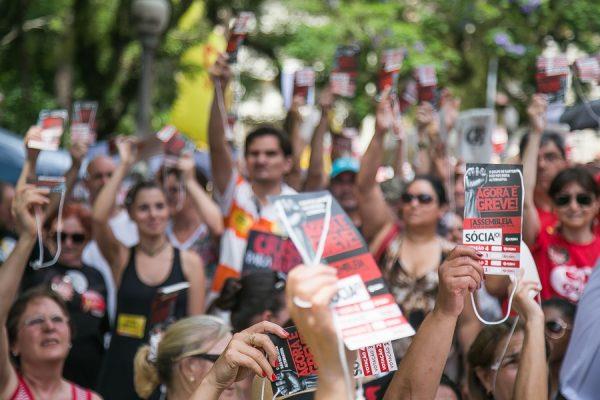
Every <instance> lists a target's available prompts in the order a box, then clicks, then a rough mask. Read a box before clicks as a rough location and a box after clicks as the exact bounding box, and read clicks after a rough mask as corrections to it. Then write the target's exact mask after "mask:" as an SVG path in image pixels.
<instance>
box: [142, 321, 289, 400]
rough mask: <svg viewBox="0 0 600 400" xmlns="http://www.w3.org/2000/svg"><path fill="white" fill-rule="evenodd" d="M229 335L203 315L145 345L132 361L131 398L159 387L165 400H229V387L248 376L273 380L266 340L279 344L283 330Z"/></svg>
mask: <svg viewBox="0 0 600 400" xmlns="http://www.w3.org/2000/svg"><path fill="white" fill-rule="evenodd" d="M230 329H231V328H230V327H229V325H227V324H226V323H225V322H223V321H222V320H221V319H219V318H217V317H213V316H209V315H200V316H194V317H189V318H185V319H182V320H179V321H177V322H176V323H174V324H173V325H171V326H169V328H167V330H166V331H165V332H164V334H162V337H161V338H160V341H158V340H156V341H155V340H151V344H150V345H145V346H143V347H141V348H140V349H139V350H138V352H137V354H136V356H135V361H134V383H135V390H136V392H137V394H138V395H139V396H140V397H142V398H144V399H147V398H149V397H150V396H151V395H152V393H153V392H154V391H155V390H156V388H157V387H158V385H160V384H163V385H164V386H165V388H166V393H167V398H168V399H169V400H181V399H186V400H188V399H203V400H208V399H215V400H216V399H235V398H237V396H236V391H235V390H234V383H235V382H238V381H240V380H242V379H245V378H246V377H248V376H250V375H252V374H257V375H259V376H262V377H269V378H270V379H271V380H273V379H274V375H273V369H272V367H271V365H273V366H275V365H276V364H277V352H276V349H275V346H274V345H273V343H272V342H271V340H270V339H269V337H268V336H267V335H266V334H267V333H272V334H275V335H277V336H280V337H282V338H285V337H287V333H286V332H285V330H283V328H281V327H279V326H277V325H275V324H273V323H270V322H267V321H264V322H261V323H258V324H256V325H253V326H251V327H250V328H248V329H246V330H244V331H242V332H239V333H236V334H235V335H233V336H232V335H231V333H230ZM157 342H158V344H157ZM263 351H264V352H266V354H267V355H266V356H265V355H264V354H263Z"/></svg>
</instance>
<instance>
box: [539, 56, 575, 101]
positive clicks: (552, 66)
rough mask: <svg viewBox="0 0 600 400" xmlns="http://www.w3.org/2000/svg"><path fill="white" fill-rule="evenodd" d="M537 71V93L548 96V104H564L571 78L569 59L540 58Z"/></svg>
mask: <svg viewBox="0 0 600 400" xmlns="http://www.w3.org/2000/svg"><path fill="white" fill-rule="evenodd" d="M536 70H537V72H536V74H535V81H536V84H537V91H538V92H539V93H545V94H546V95H548V104H551V103H564V101H565V93H566V88H567V77H568V76H569V60H568V59H567V57H566V56H564V55H561V56H558V57H538V58H537V62H536Z"/></svg>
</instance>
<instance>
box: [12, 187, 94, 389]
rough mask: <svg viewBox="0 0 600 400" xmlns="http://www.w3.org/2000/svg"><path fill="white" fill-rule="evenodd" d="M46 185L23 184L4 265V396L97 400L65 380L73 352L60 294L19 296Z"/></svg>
mask: <svg viewBox="0 0 600 400" xmlns="http://www.w3.org/2000/svg"><path fill="white" fill-rule="evenodd" d="M47 193H48V191H47V190H45V189H38V188H35V187H33V186H29V185H22V186H21V187H20V188H19V189H18V190H17V194H16V197H15V200H14V203H13V211H14V214H15V222H16V228H17V231H18V233H19V239H18V241H17V243H16V245H15V248H14V250H13V252H12V253H11V254H10V256H9V257H8V258H7V260H6V261H5V262H4V264H2V266H0V323H1V324H2V327H1V328H0V398H1V399H7V400H33V399H57V400H66V399H72V400H90V399H92V400H99V399H100V397H99V396H98V395H96V394H95V393H92V392H91V391H90V390H89V389H83V388H81V387H80V386H78V385H76V384H74V383H72V382H70V381H68V380H66V379H65V378H63V366H64V363H65V360H66V358H67V356H68V354H69V351H70V350H71V339H72V330H71V325H70V322H71V321H70V318H69V311H68V309H67V306H66V305H65V303H64V301H63V300H62V298H61V297H60V296H59V295H57V294H56V292H54V291H51V290H48V289H47V288H45V287H38V288H35V289H32V290H29V291H27V292H26V293H24V294H22V295H21V296H20V297H19V298H17V300H16V301H15V302H14V304H13V301H14V300H15V296H16V294H17V290H18V288H19V283H20V280H21V276H22V275H23V272H24V270H25V268H26V265H27V262H28V260H29V257H30V254H31V252H32V250H33V248H34V246H35V244H36V239H37V227H36V218H35V213H36V210H37V209H38V208H40V207H44V206H46V205H47V204H48V203H49V200H48V198H47V197H46V194H47Z"/></svg>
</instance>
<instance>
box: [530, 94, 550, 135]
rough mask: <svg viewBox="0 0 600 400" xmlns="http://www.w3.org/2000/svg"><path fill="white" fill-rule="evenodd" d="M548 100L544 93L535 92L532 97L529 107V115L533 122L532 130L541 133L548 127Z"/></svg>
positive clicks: (534, 132) (531, 122)
mask: <svg viewBox="0 0 600 400" xmlns="http://www.w3.org/2000/svg"><path fill="white" fill-rule="evenodd" d="M547 108H548V102H547V101H546V97H545V96H544V95H542V94H534V95H533V97H532V98H531V103H529V106H528V107H527V116H528V117H529V123H530V124H531V132H532V133H533V134H538V135H541V134H542V133H543V132H544V129H546V109H547Z"/></svg>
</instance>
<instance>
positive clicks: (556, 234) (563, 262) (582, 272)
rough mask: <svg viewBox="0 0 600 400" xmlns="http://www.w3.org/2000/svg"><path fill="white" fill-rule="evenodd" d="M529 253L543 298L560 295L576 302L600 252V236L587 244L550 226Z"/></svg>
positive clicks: (540, 235)
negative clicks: (537, 275) (573, 241)
mask: <svg viewBox="0 0 600 400" xmlns="http://www.w3.org/2000/svg"><path fill="white" fill-rule="evenodd" d="M532 255H533V258H534V260H535V263H536V265H537V268H538V272H539V274H540V280H541V282H542V292H541V297H542V300H547V299H550V298H551V297H560V298H563V299H566V300H569V301H572V302H576V301H578V300H579V298H580V297H581V294H582V293H583V289H584V287H585V285H586V283H587V281H588V279H589V276H590V274H591V273H592V269H593V267H594V265H596V261H597V260H598V256H599V255H600V235H595V236H594V240H592V241H591V242H590V243H585V244H577V243H570V242H568V241H567V240H566V239H565V238H564V237H563V235H562V234H561V233H560V230H559V229H554V228H552V227H549V228H546V229H544V230H542V231H541V232H540V234H539V236H538V238H537V240H536V243H535V244H534V246H533V248H532Z"/></svg>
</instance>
